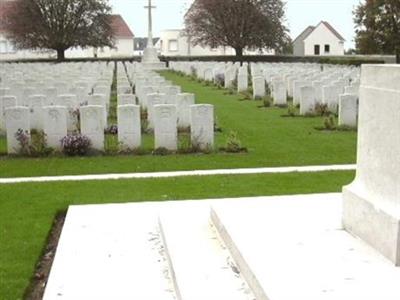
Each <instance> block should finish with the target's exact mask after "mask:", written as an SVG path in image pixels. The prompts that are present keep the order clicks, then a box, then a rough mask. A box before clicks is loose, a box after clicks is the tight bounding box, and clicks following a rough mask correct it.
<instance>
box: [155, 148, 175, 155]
mask: <svg viewBox="0 0 400 300" xmlns="http://www.w3.org/2000/svg"><path fill="white" fill-rule="evenodd" d="M171 153H172V151H170V150H168V149H167V148H164V147H159V148H157V149H154V151H153V153H152V154H153V155H160V156H166V155H169V154H171Z"/></svg>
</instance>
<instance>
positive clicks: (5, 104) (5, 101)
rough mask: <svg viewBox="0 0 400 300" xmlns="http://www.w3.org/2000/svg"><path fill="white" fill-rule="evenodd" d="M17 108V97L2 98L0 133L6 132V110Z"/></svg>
mask: <svg viewBox="0 0 400 300" xmlns="http://www.w3.org/2000/svg"><path fill="white" fill-rule="evenodd" d="M15 106H17V98H16V97H15V96H3V97H0V133H5V132H6V109H7V108H9V107H15Z"/></svg>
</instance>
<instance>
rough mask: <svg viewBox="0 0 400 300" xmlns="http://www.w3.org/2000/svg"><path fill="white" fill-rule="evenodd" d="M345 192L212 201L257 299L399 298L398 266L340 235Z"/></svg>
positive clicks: (227, 242) (213, 216)
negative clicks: (224, 201)
mask: <svg viewBox="0 0 400 300" xmlns="http://www.w3.org/2000/svg"><path fill="white" fill-rule="evenodd" d="M341 218H342V196H341V194H321V195H296V196H282V197H268V198H265V199H255V200H254V201H246V202H244V201H232V203H230V205H229V207H227V206H226V205H225V204H223V203H217V202H216V203H215V204H213V205H212V209H211V219H212V222H213V224H214V225H215V228H216V230H217V231H218V232H219V234H220V236H221V238H222V240H223V241H224V243H225V245H226V246H227V248H228V249H229V250H230V252H231V255H232V257H233V258H234V260H235V262H236V263H237V266H238V268H239V269H240V271H241V273H242V275H243V277H244V278H245V279H246V281H247V283H248V284H249V286H250V287H251V288H252V290H253V292H254V294H255V297H256V299H257V300H292V299H293V300H303V299H304V300H355V299H368V300H373V299H385V300H395V299H400V289H399V288H398V287H399V284H398V283H399V282H400V268H396V267H394V266H393V265H392V264H391V263H390V262H389V261H388V260H386V259H385V258H384V257H383V256H381V255H379V253H378V252H376V251H374V250H373V249H372V248H371V247H369V246H368V245H367V244H365V243H364V242H362V241H361V240H358V239H356V238H354V237H352V236H351V235H350V234H348V233H347V232H345V231H344V230H343V229H342V224H341Z"/></svg>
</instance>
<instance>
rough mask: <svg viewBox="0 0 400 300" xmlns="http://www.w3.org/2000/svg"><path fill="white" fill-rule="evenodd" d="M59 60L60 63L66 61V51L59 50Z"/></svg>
mask: <svg viewBox="0 0 400 300" xmlns="http://www.w3.org/2000/svg"><path fill="white" fill-rule="evenodd" d="M57 60H58V61H63V60H65V50H64V49H57Z"/></svg>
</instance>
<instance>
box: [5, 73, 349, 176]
mask: <svg viewBox="0 0 400 300" xmlns="http://www.w3.org/2000/svg"><path fill="white" fill-rule="evenodd" d="M163 76H165V77H166V78H167V79H169V80H172V81H173V82H174V83H175V84H178V85H180V86H182V88H183V90H184V91H185V92H191V93H195V94H196V99H197V102H198V103H210V104H213V105H214V106H215V112H216V121H217V124H218V126H219V127H220V128H222V132H218V133H216V148H218V147H223V146H224V145H225V143H226V138H227V136H228V135H229V133H230V132H231V131H232V130H233V131H236V132H237V133H238V137H239V139H240V140H241V141H242V145H243V146H244V147H247V148H248V150H249V153H247V154H225V153H221V152H219V153H212V154H209V155H196V154H194V155H193V154H192V155H182V154H181V155H170V156H165V157H154V156H152V155H150V154H148V155H144V156H137V155H136V156H132V155H130V156H97V157H78V158H63V157H51V158H41V159H35V158H8V157H6V156H2V157H1V158H0V177H19V176H40V175H74V174H101V173H129V172H152V171H172V170H193V169H220V168H246V167H276V166H299V165H329V164H347V163H354V162H355V158H356V155H355V154H356V133H355V132H352V131H348V132H345V131H331V132H326V131H318V130H315V128H314V127H316V126H321V125H322V124H323V118H322V117H316V118H303V117H295V118H290V117H282V115H284V114H286V113H287V109H285V108H267V109H263V108H258V106H259V105H261V102H260V101H239V99H240V98H241V96H239V95H227V94H225V93H226V91H225V90H218V89H217V88H215V87H212V86H204V85H203V84H200V83H198V82H196V81H192V80H190V79H189V78H188V77H182V76H179V75H177V74H175V73H172V72H164V73H163ZM0 147H1V148H2V151H3V152H4V151H5V142H4V140H3V141H1V139H0ZM143 148H144V149H145V150H146V151H147V152H151V150H152V148H153V137H152V136H151V135H144V137H143Z"/></svg>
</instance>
